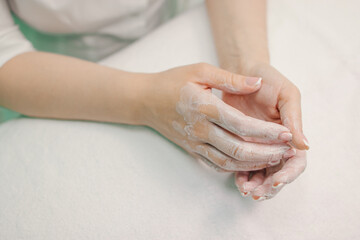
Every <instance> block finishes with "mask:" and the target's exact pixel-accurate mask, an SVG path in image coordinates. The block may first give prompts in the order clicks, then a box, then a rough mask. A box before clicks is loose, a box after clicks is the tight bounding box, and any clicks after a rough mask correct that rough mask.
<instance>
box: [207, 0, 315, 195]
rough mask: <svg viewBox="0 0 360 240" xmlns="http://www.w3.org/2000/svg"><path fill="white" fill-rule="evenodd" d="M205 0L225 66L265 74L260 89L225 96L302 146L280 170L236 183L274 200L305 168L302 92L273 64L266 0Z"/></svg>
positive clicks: (244, 190)
mask: <svg viewBox="0 0 360 240" xmlns="http://www.w3.org/2000/svg"><path fill="white" fill-rule="evenodd" d="M206 3H207V8H208V14H209V17H210V22H211V25H212V29H213V35H214V38H215V45H216V48H217V52H218V56H219V62H220V65H221V67H222V68H224V69H227V70H229V71H231V72H235V73H240V74H245V75H249V76H258V77H262V78H263V84H262V87H261V89H260V90H259V91H257V92H256V93H254V94H251V95H247V96H237V95H235V94H228V93H225V92H224V93H223V100H224V101H225V102H227V103H228V104H230V105H231V106H233V107H235V108H237V109H239V110H241V111H242V112H244V113H245V114H247V115H249V116H252V117H255V118H258V119H262V120H266V121H272V122H277V123H281V124H283V125H285V126H286V127H287V128H289V129H290V131H291V134H292V142H291V144H292V145H293V146H295V147H296V148H297V149H299V150H298V151H297V154H296V155H295V156H294V157H290V158H289V160H287V161H286V162H285V163H284V165H283V166H282V168H280V169H279V168H277V170H279V171H275V170H272V169H267V170H266V172H255V173H254V174H253V175H252V177H251V179H248V177H249V173H246V172H243V173H241V172H239V173H238V174H237V175H236V183H237V185H238V186H239V189H240V191H241V192H242V193H243V194H244V195H247V194H249V192H251V193H252V195H253V198H254V199H266V198H270V197H272V196H273V195H275V194H276V193H277V192H278V191H279V189H281V187H280V186H283V184H284V183H290V182H291V181H293V180H294V179H295V178H296V177H297V176H298V175H300V174H301V172H302V171H304V169H305V166H306V155H305V152H303V151H301V150H304V149H308V148H309V146H308V142H307V140H306V138H305V136H304V134H303V131H302V121H301V101H300V92H299V90H298V89H297V87H296V86H295V85H294V84H292V83H291V82H290V81H289V80H288V79H286V77H284V76H283V75H282V74H281V73H280V72H278V71H277V70H276V69H275V68H274V67H272V66H271V65H270V63H269V52H268V47H267V33H266V1H265V0H254V1H247V0H237V1H233V0H224V1H216V0H207V1H206ZM286 159H287V158H286ZM265 173H266V174H265Z"/></svg>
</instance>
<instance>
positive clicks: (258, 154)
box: [185, 121, 294, 165]
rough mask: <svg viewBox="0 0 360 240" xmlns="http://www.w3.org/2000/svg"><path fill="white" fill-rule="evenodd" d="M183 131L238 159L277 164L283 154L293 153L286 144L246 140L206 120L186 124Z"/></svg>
mask: <svg viewBox="0 0 360 240" xmlns="http://www.w3.org/2000/svg"><path fill="white" fill-rule="evenodd" d="M185 131H186V133H187V134H188V135H189V136H192V137H195V138H197V139H198V140H201V141H203V142H206V143H209V144H211V145H212V146H214V147H215V148H217V149H219V150H220V151H222V152H223V153H225V154H227V155H228V156H230V157H232V158H235V159H237V160H239V161H250V162H251V161H254V162H255V161H259V162H268V163H270V164H272V165H273V164H278V162H279V161H280V160H281V159H282V158H283V157H284V156H288V155H289V154H290V155H291V154H292V155H294V153H293V151H292V150H290V149H291V147H290V146H288V145H286V144H262V143H252V142H246V141H243V140H242V139H240V138H239V137H237V136H235V135H233V134H231V133H229V132H227V131H225V130H224V129H222V128H220V127H219V126H217V125H215V124H212V123H209V122H206V121H200V122H198V123H196V124H195V125H189V126H186V127H185ZM289 150H290V151H289ZM292 155H291V156H292Z"/></svg>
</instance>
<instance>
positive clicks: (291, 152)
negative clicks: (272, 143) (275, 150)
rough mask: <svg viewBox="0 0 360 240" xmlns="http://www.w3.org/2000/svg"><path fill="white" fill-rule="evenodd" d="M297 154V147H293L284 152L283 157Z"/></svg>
mask: <svg viewBox="0 0 360 240" xmlns="http://www.w3.org/2000/svg"><path fill="white" fill-rule="evenodd" d="M295 154H296V150H295V148H292V149H290V150H287V151H286V152H285V153H284V155H283V158H291V157H293V156H295Z"/></svg>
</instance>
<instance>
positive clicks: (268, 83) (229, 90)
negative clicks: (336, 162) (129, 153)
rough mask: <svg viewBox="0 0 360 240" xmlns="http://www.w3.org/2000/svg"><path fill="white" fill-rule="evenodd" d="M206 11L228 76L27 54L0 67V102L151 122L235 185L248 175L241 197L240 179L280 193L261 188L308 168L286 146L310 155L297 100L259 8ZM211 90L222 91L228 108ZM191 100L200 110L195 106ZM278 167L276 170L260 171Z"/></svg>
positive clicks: (45, 114) (43, 112) (50, 114)
mask: <svg viewBox="0 0 360 240" xmlns="http://www.w3.org/2000/svg"><path fill="white" fill-rule="evenodd" d="M219 2H221V3H222V4H221V5H218V4H219ZM207 5H208V9H209V16H210V19H211V22H212V25H213V29H214V35H215V42H216V45H217V49H218V53H219V59H220V64H221V67H222V68H223V69H226V70H228V71H225V70H221V69H218V68H216V67H213V66H210V65H208V64H195V65H190V66H183V67H179V68H175V69H170V70H168V71H165V72H161V73H154V74H142V73H131V72H125V71H121V70H117V69H112V68H108V67H104V66H101V65H99V64H95V63H91V62H87V61H83V60H79V59H75V58H72V57H66V56H61V55H57V54H50V53H42V52H29V53H24V54H20V55H18V56H16V57H14V58H12V59H11V60H9V61H8V62H6V63H5V64H4V65H3V66H2V67H1V68H0V105H2V106H4V107H6V108H9V109H13V110H15V111H17V112H20V113H22V114H25V115H28V116H33V117H42V118H56V119H75V120H90V121H101V122H114V123H125V124H134V125H147V126H150V127H152V128H154V129H156V130H158V131H159V132H160V133H162V134H163V135H164V136H166V137H167V138H169V139H170V140H171V141H173V142H175V143H177V144H178V145H179V146H181V147H183V148H184V149H185V150H187V151H188V152H189V153H190V154H191V155H192V156H194V157H196V158H197V159H201V160H203V161H205V162H207V163H209V164H211V165H213V166H215V168H217V169H219V170H221V171H237V172H238V173H237V175H236V176H237V177H236V179H239V175H240V176H242V177H243V176H247V179H246V181H245V182H240V183H239V184H238V185H239V188H240V190H242V191H243V188H244V184H245V183H246V182H249V183H252V182H256V184H257V185H256V186H255V187H253V189H249V192H251V193H252V194H253V197H254V198H258V199H259V198H261V197H263V198H265V197H267V196H273V195H274V194H275V192H276V191H274V190H273V189H272V187H271V191H270V190H269V188H268V187H267V186H270V185H271V184H272V185H271V186H273V185H276V184H278V183H288V182H291V181H292V180H293V179H295V178H296V177H297V176H298V175H299V174H300V173H301V172H302V171H303V169H304V168H305V165H306V158H305V156H304V154H303V152H302V151H297V153H296V155H295V156H293V155H294V154H295V153H294V150H293V149H290V147H289V146H288V145H289V141H291V143H292V145H293V146H294V147H296V148H298V149H306V148H307V146H306V144H305V142H304V136H303V135H301V134H302V128H301V112H300V94H299V92H298V90H297V88H296V87H295V86H294V85H293V84H292V83H291V82H289V81H288V80H287V79H286V78H285V77H283V76H282V75H281V74H280V73H278V72H277V71H276V70H275V69H273V68H272V67H271V66H270V65H269V61H268V53H267V47H266V34H265V30H266V28H265V24H264V22H265V20H264V16H265V14H264V13H262V10H264V9H265V7H264V6H265V5H264V3H263V1H240V0H239V1H230V0H226V1H208V2H207ZM235 10H236V11H235ZM264 12H265V11H264ZM237 24H240V25H237ZM262 24H263V25H262ZM234 73H238V74H234ZM244 76H256V77H262V78H263V81H262V83H260V82H259V84H256V83H257V82H258V80H259V79H258V78H256V79H254V78H249V77H248V78H246V77H244ZM250 83H252V84H250ZM211 88H217V89H220V90H223V91H224V98H223V100H224V101H221V100H220V99H218V98H216V97H215V96H213V95H212V93H211V91H210V90H211ZM293 96H295V97H293ZM193 98H196V101H195V102H196V104H191V103H192V101H191V100H192V99H193ZM225 103H228V105H226V104H225ZM189 113H191V114H189ZM247 115H248V116H247ZM251 117H253V118H251ZM255 118H256V119H255ZM263 120H266V121H268V122H266V121H263ZM269 120H270V121H272V122H273V123H271V122H269ZM280 123H281V124H282V125H285V126H282V125H281V124H280ZM290 131H291V134H290ZM284 134H285V135H284ZM280 161H282V162H283V164H282V165H281V170H280V171H278V172H272V169H273V168H267V169H266V170H263V169H264V168H266V167H268V166H273V165H277V164H279V163H280ZM248 171H256V172H252V173H251V174H250V172H248ZM253 173H258V174H253ZM276 174H278V175H276ZM249 176H252V177H249ZM242 179H244V178H242ZM236 181H237V182H238V180H236ZM277 181H279V182H277ZM269 182H271V184H270V185H269ZM254 184H255V183H253V185H254ZM280 188H281V187H278V189H280ZM259 189H260V190H261V189H263V190H261V191H260V190H259ZM270 192H272V193H271V194H270ZM255 193H256V194H260V195H261V196H260V195H259V196H258V195H255Z"/></svg>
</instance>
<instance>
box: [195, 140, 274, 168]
mask: <svg viewBox="0 0 360 240" xmlns="http://www.w3.org/2000/svg"><path fill="white" fill-rule="evenodd" d="M195 152H196V153H197V154H199V155H201V156H203V157H204V158H206V159H208V160H209V161H210V162H212V163H213V164H215V165H216V166H217V167H219V168H221V169H223V170H227V171H233V172H235V171H249V170H259V169H263V168H266V167H267V166H268V163H267V162H249V161H244V162H240V161H237V160H236V159H233V158H231V157H229V156H227V155H226V154H224V153H222V152H220V151H219V150H218V149H216V148H214V147H213V146H210V145H207V144H199V145H197V146H196V147H195Z"/></svg>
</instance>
